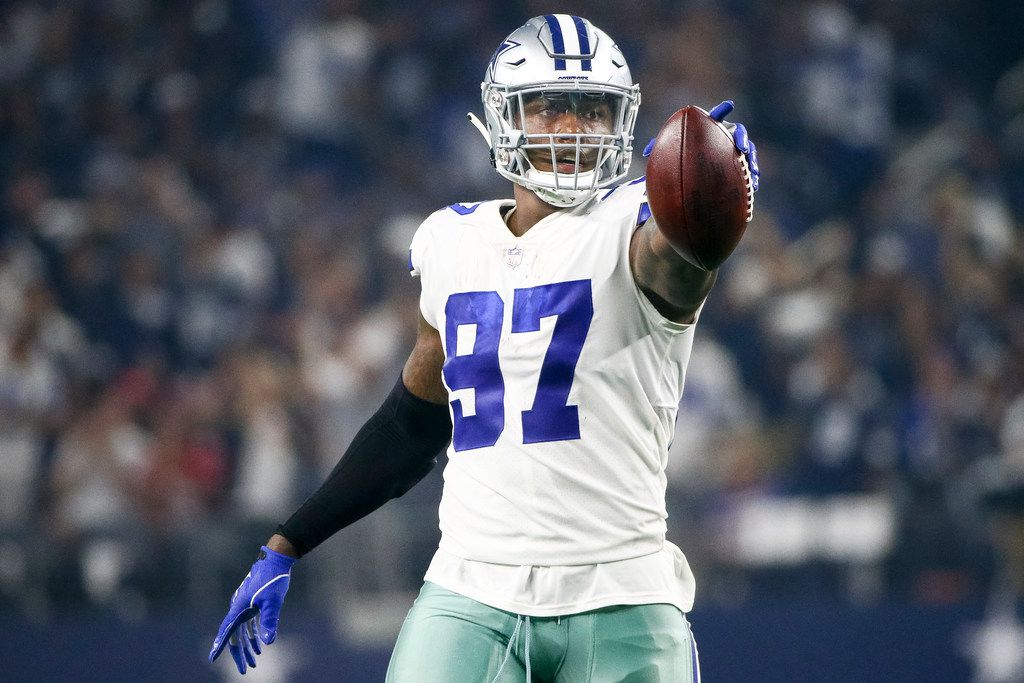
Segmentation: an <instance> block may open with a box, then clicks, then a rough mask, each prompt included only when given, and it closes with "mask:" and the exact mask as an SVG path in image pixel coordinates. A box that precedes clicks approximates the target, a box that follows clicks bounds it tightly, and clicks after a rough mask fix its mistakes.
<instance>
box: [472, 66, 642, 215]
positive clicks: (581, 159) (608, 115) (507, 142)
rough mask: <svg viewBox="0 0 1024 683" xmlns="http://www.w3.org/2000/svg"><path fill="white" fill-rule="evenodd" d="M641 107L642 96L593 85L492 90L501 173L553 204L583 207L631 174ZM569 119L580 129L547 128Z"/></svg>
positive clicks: (489, 99) (488, 95)
mask: <svg viewBox="0 0 1024 683" xmlns="http://www.w3.org/2000/svg"><path fill="white" fill-rule="evenodd" d="M638 101H639V92H638V91H636V90H635V89H631V90H624V89H623V88H619V87H616V86H611V85H604V84H599V83H590V82H570V83H566V82H556V83H541V84H532V85H529V86H525V87H519V88H508V87H501V86H497V85H491V86H489V87H485V94H484V111H485V115H486V118H487V122H488V124H489V128H490V132H491V136H490V137H491V144H492V150H493V153H494V163H495V167H496V168H497V170H498V173H500V174H501V175H503V176H504V177H506V178H508V179H509V180H512V181H513V182H515V183H518V184H520V185H522V186H524V187H526V188H528V189H530V190H533V191H534V192H536V193H537V194H538V196H540V198H541V199H543V200H544V201H545V202H547V203H549V204H552V205H555V206H574V205H577V204H579V203H582V202H583V201H584V200H586V199H587V198H589V197H590V196H591V195H593V194H594V192H596V191H597V190H598V189H599V188H601V187H606V186H608V185H611V184H613V183H615V182H618V181H619V180H621V179H622V178H624V177H625V175H626V173H627V172H628V170H629V165H630V161H631V160H632V154H633V135H632V131H633V125H634V123H635V121H636V113H637V104H638ZM565 114H569V115H571V116H575V118H576V121H577V122H578V125H577V126H575V127H574V128H575V129H574V130H558V129H554V130H552V129H551V128H550V127H548V126H546V125H545V123H546V122H547V121H550V120H551V119H552V118H554V117H560V116H564V115H565ZM495 133H496V134H495Z"/></svg>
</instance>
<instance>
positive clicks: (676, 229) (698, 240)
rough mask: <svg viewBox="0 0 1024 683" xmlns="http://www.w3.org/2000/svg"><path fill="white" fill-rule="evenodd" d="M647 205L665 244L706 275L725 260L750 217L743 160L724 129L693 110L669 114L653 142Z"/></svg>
mask: <svg viewBox="0 0 1024 683" xmlns="http://www.w3.org/2000/svg"><path fill="white" fill-rule="evenodd" d="M647 199H648V202H649V203H650V205H651V213H653V214H654V220H655V221H656V222H657V224H658V227H659V228H660V229H661V232H662V233H663V234H664V235H665V237H666V238H667V239H668V241H669V243H670V244H671V245H672V246H673V247H674V248H675V249H676V251H678V252H679V253H680V254H681V255H682V256H683V258H685V259H687V260H688V261H690V262H691V263H693V264H694V265H697V266H699V267H701V268H704V269H705V270H713V269H715V268H717V267H718V266H720V265H721V264H722V262H723V261H725V259H726V258H728V256H729V254H731V253H732V251H733V249H735V248H736V245H737V244H738V243H739V241H740V238H741V237H743V231H744V230H745V229H746V227H747V223H748V222H749V221H750V219H751V217H752V216H753V212H754V189H753V186H752V185H751V183H750V171H749V169H748V168H747V161H746V159H745V158H744V157H743V154H742V153H740V152H739V150H737V149H736V147H735V145H734V144H733V140H732V136H731V135H730V134H729V131H727V130H726V128H725V126H724V125H722V124H720V123H718V122H716V121H714V120H712V119H711V117H710V116H708V114H707V112H705V111H704V110H703V109H700V108H699V107H694V106H688V107H683V108H682V109H680V110H679V111H677V112H676V113H675V114H673V115H672V116H671V117H670V118H669V120H668V121H666V122H665V125H664V126H662V128H661V131H660V132H659V133H658V137H657V138H655V142H654V149H653V150H652V152H651V155H650V156H649V157H648V158H647Z"/></svg>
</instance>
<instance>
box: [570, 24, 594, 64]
mask: <svg viewBox="0 0 1024 683" xmlns="http://www.w3.org/2000/svg"><path fill="white" fill-rule="evenodd" d="M572 23H574V24H576V35H577V36H579V39H580V54H581V55H589V54H590V38H588V37H587V25H586V24H584V23H583V20H582V19H580V18H579V17H576V16H574V17H573V18H572ZM580 68H581V69H583V70H584V71H592V70H593V65H592V64H591V62H590V60H589V59H584V60H582V61H581V62H580Z"/></svg>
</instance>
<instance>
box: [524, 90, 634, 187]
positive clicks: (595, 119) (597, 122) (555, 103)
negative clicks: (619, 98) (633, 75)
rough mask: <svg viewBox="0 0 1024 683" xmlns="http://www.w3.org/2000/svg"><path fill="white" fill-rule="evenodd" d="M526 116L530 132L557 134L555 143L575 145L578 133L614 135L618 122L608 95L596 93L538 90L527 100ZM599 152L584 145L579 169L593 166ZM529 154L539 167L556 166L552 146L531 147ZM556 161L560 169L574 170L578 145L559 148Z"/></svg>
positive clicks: (595, 140)
mask: <svg viewBox="0 0 1024 683" xmlns="http://www.w3.org/2000/svg"><path fill="white" fill-rule="evenodd" d="M523 116H524V121H523V125H522V128H523V131H524V132H525V133H526V134H527V135H538V134H543V135H554V136H555V137H554V142H555V144H565V145H570V144H571V145H575V143H576V136H577V135H583V136H587V135H594V136H597V135H610V134H611V133H612V130H613V128H614V125H615V124H614V120H613V117H614V112H613V108H612V105H611V104H610V103H609V100H608V98H607V97H606V96H605V95H602V94H596V93H579V92H573V93H557V92H544V93H535V94H533V95H529V96H527V98H525V99H524V100H523ZM560 135H563V136H565V137H559V136H560ZM580 141H581V143H583V144H587V143H591V144H597V143H598V141H599V140H598V138H597V137H594V138H587V137H583V138H581V139H580ZM597 154H598V152H597V149H594V148H583V149H581V150H580V157H581V158H580V168H579V170H580V171H581V172H583V171H590V170H593V168H594V166H595V164H596V162H597ZM526 156H527V157H528V158H529V160H530V163H531V164H533V166H534V168H536V169H537V170H538V171H546V172H551V171H553V170H556V169H554V168H553V167H552V160H551V151H550V149H549V148H543V149H527V150H526ZM556 161H557V172H558V173H574V172H575V170H576V152H575V149H571V148H567V149H563V150H559V151H558V152H557V154H556Z"/></svg>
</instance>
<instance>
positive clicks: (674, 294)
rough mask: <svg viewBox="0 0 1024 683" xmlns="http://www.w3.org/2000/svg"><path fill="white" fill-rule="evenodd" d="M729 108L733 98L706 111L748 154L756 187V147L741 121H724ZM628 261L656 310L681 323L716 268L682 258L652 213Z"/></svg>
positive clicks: (690, 315)
mask: <svg viewBox="0 0 1024 683" xmlns="http://www.w3.org/2000/svg"><path fill="white" fill-rule="evenodd" d="M732 110H733V103H732V101H731V100H726V101H725V102H722V103H721V104H719V105H718V106H717V107H715V108H714V109H712V110H711V111H710V112H708V113H709V115H710V116H711V118H713V119H714V120H716V121H719V122H721V123H724V124H725V125H726V127H727V128H728V129H729V131H730V132H731V133H732V135H733V142H734V144H735V145H736V149H738V150H739V151H740V152H742V153H743V154H744V156H746V158H747V164H748V167H749V168H750V173H751V176H752V182H753V187H754V190H757V187H758V181H759V175H760V174H759V171H758V167H757V150H756V148H755V147H754V143H753V142H752V141H751V140H750V139H749V138H748V137H747V129H746V128H745V127H744V126H743V124H732V123H728V122H726V121H725V117H726V116H728V115H729V112H731V111H732ZM653 143H654V140H651V143H650V144H648V146H647V148H646V149H645V150H644V156H647V155H649V154H650V152H651V148H652V145H653ZM629 263H630V266H631V268H632V270H633V278H634V280H636V283H637V285H638V286H639V287H640V290H641V291H642V292H643V293H644V295H645V296H646V297H647V298H648V299H649V300H650V301H651V303H653V304H654V307H655V308H656V309H657V310H658V312H659V313H661V314H662V315H663V316H665V317H666V318H668V319H669V320H673V321H675V322H680V323H691V322H693V320H694V316H695V315H696V314H697V310H698V309H699V308H700V305H701V303H702V302H703V301H704V299H705V298H706V297H707V295H708V292H709V291H711V287H712V285H714V283H715V278H716V277H717V274H718V271H717V270H712V271H707V270H703V269H702V268H698V267H697V266H694V265H692V264H691V263H689V262H688V261H686V260H685V259H683V257H682V256H680V255H679V254H678V253H677V252H676V250H675V249H673V248H672V245H671V244H669V242H668V240H667V239H666V238H665V236H664V235H663V234H662V232H661V230H660V229H659V228H658V226H657V224H656V223H655V221H654V218H653V217H652V218H650V219H649V220H648V221H647V222H646V223H645V224H644V225H643V226H641V227H640V228H639V229H637V230H636V232H634V233H633V238H632V241H631V242H630V245H629Z"/></svg>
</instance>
